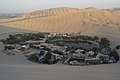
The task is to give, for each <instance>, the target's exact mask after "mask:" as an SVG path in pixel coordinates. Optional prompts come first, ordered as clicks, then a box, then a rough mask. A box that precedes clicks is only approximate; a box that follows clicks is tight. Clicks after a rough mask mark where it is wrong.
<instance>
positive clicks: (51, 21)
mask: <svg viewBox="0 0 120 80" xmlns="http://www.w3.org/2000/svg"><path fill="white" fill-rule="evenodd" d="M10 20H12V19H8V22H5V20H4V22H5V23H1V25H4V26H10V27H15V28H21V29H27V30H35V31H41V32H62V33H72V32H81V33H82V34H86V35H98V36H107V37H112V38H113V39H114V38H118V39H120V35H119V34H120V10H105V9H96V8H85V9H76V8H53V9H48V10H39V11H35V12H31V13H28V14H24V15H23V16H22V17H19V18H14V19H13V20H12V21H10ZM1 21H2V20H0V22H1ZM118 39H117V40H118Z"/></svg>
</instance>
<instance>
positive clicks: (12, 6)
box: [0, 0, 120, 13]
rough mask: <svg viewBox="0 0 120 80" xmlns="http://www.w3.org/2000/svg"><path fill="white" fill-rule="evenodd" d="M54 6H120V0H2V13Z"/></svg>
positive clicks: (0, 11) (0, 9) (0, 10)
mask: <svg viewBox="0 0 120 80" xmlns="http://www.w3.org/2000/svg"><path fill="white" fill-rule="evenodd" d="M53 7H76V8H85V7H96V8H115V7H118V8H120V0H0V13H15V12H30V11H35V10H39V9H46V8H53Z"/></svg>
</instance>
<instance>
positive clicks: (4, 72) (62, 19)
mask: <svg viewBox="0 0 120 80" xmlns="http://www.w3.org/2000/svg"><path fill="white" fill-rule="evenodd" d="M46 11H47V10H45V11H44V10H43V12H42V13H41V10H40V11H36V12H35V13H36V14H39V15H38V16H35V15H36V14H35V15H34V14H33V13H34V12H33V13H32V14H27V16H26V15H24V16H23V17H22V19H24V20H21V18H20V19H18V18H17V21H14V20H16V19H13V21H14V22H10V21H11V19H7V20H0V21H1V22H2V21H3V22H5V23H2V24H0V25H4V26H11V27H13V28H9V27H4V26H1V27H0V39H3V38H6V37H7V36H8V35H9V34H11V33H14V32H15V33H16V32H20V33H23V32H27V31H26V30H23V29H27V30H35V31H50V32H56V31H57V32H66V31H68V32H73V31H75V32H80V31H83V34H90V35H96V34H97V35H100V36H101V35H102V36H105V37H106V36H107V37H110V38H111V39H112V40H113V42H114V43H116V44H118V43H119V41H120V35H119V32H120V29H119V27H118V26H117V25H119V24H116V22H118V23H119V21H120V15H119V14H120V12H119V11H115V12H114V11H103V10H98V9H85V10H79V9H74V8H72V9H68V8H62V9H56V8H55V9H53V12H52V13H54V15H51V14H49V15H46V16H44V17H42V18H41V17H40V16H43V15H45V12H46ZM59 11H60V12H59ZM63 11H64V12H63ZM94 11H95V12H94ZM89 12H91V13H89ZM93 13H95V14H97V15H96V16H94V15H95V14H93ZM47 14H48V13H47ZM85 14H86V15H85ZM29 15H30V16H31V15H32V16H31V17H30V16H29ZM100 15H101V16H102V17H101V16H100ZM28 17H30V19H26V18H28ZM38 17H40V18H38ZM96 17H97V18H99V20H100V21H99V20H98V19H96ZM104 17H105V18H104ZM111 17H112V18H111ZM117 17H118V18H117ZM86 19H87V20H88V21H87V20H86ZM91 20H92V22H91ZM106 21H107V22H108V23H109V26H108V24H106ZM88 23H89V26H88ZM98 23H99V24H98ZM103 23H104V24H105V26H103ZM93 24H94V26H93ZM17 28H20V29H17ZM28 32H29V31H28ZM30 32H31V31H30ZM117 41H118V42H117ZM3 48H4V45H3V44H2V43H1V42H0V80H119V79H120V62H118V63H115V64H103V65H91V66H69V65H63V64H59V63H58V64H55V65H45V64H38V63H34V62H30V61H28V60H27V59H26V57H24V55H22V54H17V55H13V56H8V55H6V54H4V53H3Z"/></svg>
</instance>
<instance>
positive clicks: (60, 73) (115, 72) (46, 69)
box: [0, 28, 120, 80]
mask: <svg viewBox="0 0 120 80" xmlns="http://www.w3.org/2000/svg"><path fill="white" fill-rule="evenodd" d="M7 29H8V28H7ZM0 30H1V31H0V32H5V31H6V29H4V31H3V28H0ZM11 30H13V31H15V30H14V29H11ZM7 31H8V32H9V31H10V29H8V30H7ZM5 37H6V36H5V35H0V38H5ZM3 48H4V45H3V44H2V43H1V42H0V80H120V62H118V63H116V64H105V65H93V66H69V65H63V64H55V65H45V64H38V63H34V62H30V61H28V60H27V59H26V57H24V55H22V54H17V55H14V56H8V55H6V54H4V53H3V51H2V50H3Z"/></svg>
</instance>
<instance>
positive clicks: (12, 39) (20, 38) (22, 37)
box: [1, 33, 48, 44]
mask: <svg viewBox="0 0 120 80" xmlns="http://www.w3.org/2000/svg"><path fill="white" fill-rule="evenodd" d="M45 34H48V33H26V34H16V35H9V37H8V38H7V39H2V40H1V41H2V42H3V43H4V44H16V43H19V42H25V41H28V40H40V39H41V38H45Z"/></svg>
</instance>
